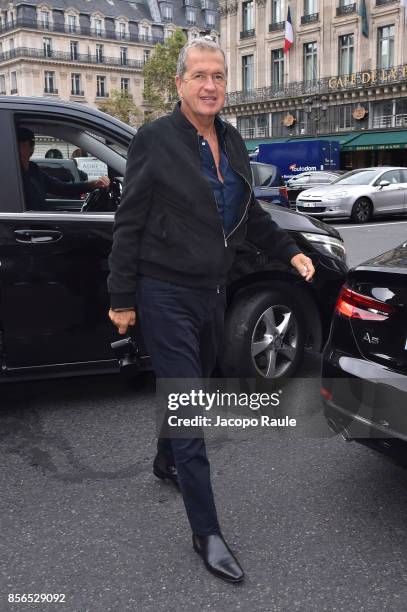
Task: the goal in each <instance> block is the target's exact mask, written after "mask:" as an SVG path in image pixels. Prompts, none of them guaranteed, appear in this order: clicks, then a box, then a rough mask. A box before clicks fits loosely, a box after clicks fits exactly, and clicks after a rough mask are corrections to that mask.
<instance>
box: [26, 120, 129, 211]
mask: <svg viewBox="0 0 407 612" xmlns="http://www.w3.org/2000/svg"><path fill="white" fill-rule="evenodd" d="M20 127H21V128H25V129H26V130H30V132H31V133H33V134H34V140H35V146H34V151H30V152H29V153H30V158H29V163H28V165H25V166H24V164H22V172H21V179H22V183H23V190H24V196H25V204H26V209H27V210H42V211H63V212H79V211H82V212H85V211H86V212H91V211H92V212H93V211H95V212H106V211H109V212H110V211H114V210H116V208H117V206H118V204H119V201H120V195H119V194H120V191H121V187H120V185H119V183H120V179H121V178H122V177H123V175H124V171H125V165H126V155H127V148H126V147H125V146H124V145H123V144H120V143H115V142H114V141H113V140H112V138H110V137H105V136H103V135H99V134H98V133H97V131H96V130H95V131H93V130H92V132H91V131H90V130H89V127H85V126H83V127H81V126H80V125H78V124H76V123H75V124H73V123H72V124H71V123H69V122H68V121H67V122H66V123H65V122H63V121H62V122H59V123H57V122H55V121H53V120H52V118H50V119H49V120H47V119H44V118H43V117H38V118H36V116H33V117H30V116H29V115H28V114H27V115H24V117H23V118H21V117H20V116H19V117H18V120H17V125H16V128H20ZM19 148H20V145H19ZM20 154H21V151H20ZM25 163H26V164H27V162H25ZM106 175H107V176H109V178H111V179H112V178H114V179H117V180H116V183H117V185H115V189H114V190H113V191H111V193H110V194H109V193H108V192H107V190H106V189H103V190H101V191H102V192H103V193H101V194H100V195H101V196H103V197H101V198H99V199H100V202H99V201H96V199H95V198H93V201H92V206H91V207H85V208H83V204H84V203H85V200H86V201H87V194H88V193H91V191H92V190H91V189H90V187H91V186H89V185H85V184H84V183H88V182H91V181H95V180H97V179H98V178H100V177H101V176H106ZM78 183H80V185H79V184H78ZM76 184H78V185H77V186H76ZM65 185H66V187H65ZM116 187H117V188H116ZM96 195H97V193H96V192H94V191H93V192H92V196H96ZM89 197H90V196H89Z"/></svg>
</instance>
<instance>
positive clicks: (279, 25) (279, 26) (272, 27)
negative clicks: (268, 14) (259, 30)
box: [269, 21, 285, 32]
mask: <svg viewBox="0 0 407 612" xmlns="http://www.w3.org/2000/svg"><path fill="white" fill-rule="evenodd" d="M284 28H285V21H273V23H270V24H269V32H278V30H284Z"/></svg>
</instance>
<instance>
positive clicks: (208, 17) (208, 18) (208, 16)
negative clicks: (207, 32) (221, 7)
mask: <svg viewBox="0 0 407 612" xmlns="http://www.w3.org/2000/svg"><path fill="white" fill-rule="evenodd" d="M205 23H206V25H207V26H208V27H211V28H213V27H214V26H215V13H214V12H213V11H205Z"/></svg>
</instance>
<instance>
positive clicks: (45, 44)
mask: <svg viewBox="0 0 407 612" xmlns="http://www.w3.org/2000/svg"><path fill="white" fill-rule="evenodd" d="M42 48H43V50H44V57H52V40H51V38H43V39H42Z"/></svg>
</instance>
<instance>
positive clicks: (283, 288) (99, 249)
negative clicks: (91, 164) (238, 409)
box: [0, 97, 347, 381]
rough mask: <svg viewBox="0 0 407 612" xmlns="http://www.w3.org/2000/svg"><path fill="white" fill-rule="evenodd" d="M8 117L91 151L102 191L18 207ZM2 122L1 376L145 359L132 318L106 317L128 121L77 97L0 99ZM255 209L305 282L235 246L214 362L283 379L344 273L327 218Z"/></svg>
mask: <svg viewBox="0 0 407 612" xmlns="http://www.w3.org/2000/svg"><path fill="white" fill-rule="evenodd" d="M17 125H18V126H24V127H27V128H29V129H31V130H32V131H33V132H34V133H35V134H36V135H38V134H41V135H43V136H46V137H48V138H52V137H54V138H56V139H58V140H59V141H60V140H61V139H66V141H67V142H69V143H72V144H74V145H75V146H77V147H80V148H84V149H85V150H86V151H87V152H89V154H90V155H92V156H94V157H96V158H97V159H100V160H101V161H102V162H104V163H105V164H106V165H107V166H108V169H109V176H110V179H111V189H110V191H109V192H108V193H107V192H106V191H105V190H98V191H94V192H92V193H91V194H89V196H88V197H87V199H86V201H85V203H84V205H83V206H82V208H81V210H80V211H79V210H77V211H75V210H70V209H69V207H68V206H65V204H64V200H62V199H61V200H56V201H53V202H51V203H50V202H49V201H48V204H49V209H48V210H47V211H32V210H26V208H25V202H24V195H23V193H24V192H23V189H22V181H21V172H20V164H19V159H18V154H17V142H16V126H17ZM0 128H1V134H2V145H3V147H4V148H5V150H7V151H9V152H10V154H9V155H7V156H4V158H3V160H2V164H1V165H0V181H1V184H2V198H1V199H0V261H1V267H0V341H1V365H2V367H1V370H0V380H1V381H10V380H16V379H25V378H35V377H50V376H67V375H68V376H72V375H75V374H89V373H97V372H118V371H119V370H120V367H121V366H122V367H123V368H125V369H126V370H127V371H129V370H136V371H141V370H145V369H148V368H150V361H149V357H148V355H147V354H146V351H145V349H144V347H143V341H142V337H141V335H140V331H139V329H138V327H136V328H135V329H134V331H132V336H131V337H130V336H129V338H128V339H123V338H121V337H120V336H119V335H118V334H117V332H116V330H115V328H114V327H113V326H112V324H111V322H110V321H109V320H108V317H107V310H108V304H109V300H108V295H107V289H106V276H107V271H108V265H107V258H108V255H109V252H110V249H111V241H112V227H113V221H114V209H115V208H117V206H118V205H119V204H120V182H119V179H120V177H122V176H123V175H124V171H125V165H126V155H127V149H128V145H129V143H130V140H131V138H132V136H133V135H134V130H133V129H132V128H130V127H129V126H127V125H125V124H123V123H121V122H120V121H117V120H116V119H114V118H113V117H111V116H109V115H106V114H104V113H101V112H100V111H96V110H94V109H91V108H89V107H86V106H84V105H81V104H73V103H68V102H56V101H54V100H50V99H47V98H31V99H30V98H22V97H0ZM264 206H265V207H266V210H267V211H269V213H270V214H271V215H272V216H273V218H274V219H275V220H276V222H277V223H279V224H280V226H282V227H284V228H285V229H286V230H287V231H289V232H290V234H291V235H292V236H293V237H294V238H295V240H296V241H297V242H298V244H299V245H300V247H301V249H302V250H303V251H304V252H305V253H307V254H308V255H309V256H310V257H311V258H312V260H313V261H314V264H315V266H316V270H317V272H316V275H315V278H314V281H313V282H312V283H306V282H305V281H304V280H303V279H302V278H301V277H300V276H299V275H298V274H297V273H296V272H295V271H294V270H293V269H292V268H291V267H289V266H285V265H283V264H282V263H280V262H278V261H270V259H269V257H268V256H267V255H266V254H265V253H263V252H261V251H259V250H258V249H257V248H255V247H254V246H253V245H251V244H246V245H245V246H244V248H243V249H242V250H241V251H240V252H239V253H238V254H237V258H236V264H235V266H234V268H233V270H232V271H231V274H230V278H229V284H228V310H227V318H226V334H225V348H224V352H223V356H222V358H221V360H220V367H221V369H222V372H223V373H224V374H225V375H229V376H234V375H239V376H240V375H241V376H258V377H264V378H268V379H269V378H273V377H276V378H278V377H280V376H289V375H291V374H293V373H294V372H295V370H296V368H297V367H298V364H299V363H300V360H301V357H302V354H303V351H304V348H305V347H309V348H312V349H314V350H321V348H322V345H323V343H324V341H325V340H326V337H327V334H328V329H329V322H330V319H331V316H332V311H333V308H334V304H335V300H336V296H337V293H338V291H339V288H340V286H341V285H342V283H343V280H344V278H345V274H346V270H347V267H346V261H345V249H344V246H343V242H342V239H341V237H340V235H339V233H338V232H337V231H336V230H335V229H334V228H333V227H330V226H328V225H326V224H324V223H322V222H320V221H319V220H318V219H311V218H309V217H306V216H304V215H299V214H297V213H295V212H293V211H290V210H288V209H285V208H283V207H281V206H274V205H272V204H264ZM271 315H273V316H274V323H273V316H271ZM275 337H277V338H278V342H274V339H275ZM112 343H115V344H114V348H112V346H111V345H112ZM259 343H262V344H259Z"/></svg>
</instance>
